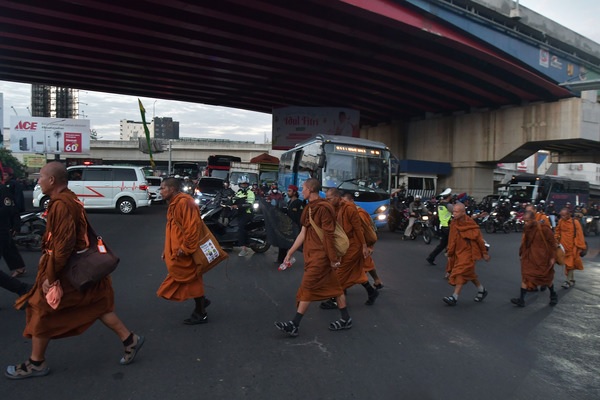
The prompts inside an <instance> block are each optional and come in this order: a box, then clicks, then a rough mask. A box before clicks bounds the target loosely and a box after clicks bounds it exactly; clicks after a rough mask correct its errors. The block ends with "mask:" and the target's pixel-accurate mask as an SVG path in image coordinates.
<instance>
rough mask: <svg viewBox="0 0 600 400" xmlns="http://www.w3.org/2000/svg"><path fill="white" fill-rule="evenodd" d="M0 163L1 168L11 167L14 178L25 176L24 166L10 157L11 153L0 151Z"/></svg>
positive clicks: (4, 150)
mask: <svg viewBox="0 0 600 400" xmlns="http://www.w3.org/2000/svg"><path fill="white" fill-rule="evenodd" d="M0 162H1V163H2V167H11V168H12V170H13V172H14V175H15V177H16V178H20V177H23V176H25V166H24V165H23V164H21V162H20V161H19V160H17V159H16V158H15V157H14V156H13V155H12V151H10V150H8V149H0Z"/></svg>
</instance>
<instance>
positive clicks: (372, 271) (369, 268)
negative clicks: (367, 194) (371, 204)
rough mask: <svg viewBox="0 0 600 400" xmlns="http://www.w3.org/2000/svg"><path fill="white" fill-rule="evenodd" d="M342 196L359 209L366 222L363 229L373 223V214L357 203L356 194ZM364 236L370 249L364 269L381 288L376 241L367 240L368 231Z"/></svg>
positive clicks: (376, 287) (376, 285) (374, 285)
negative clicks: (374, 255) (376, 261)
mask: <svg viewBox="0 0 600 400" xmlns="http://www.w3.org/2000/svg"><path fill="white" fill-rule="evenodd" d="M342 198H343V199H344V201H346V202H348V204H351V205H353V206H355V207H356V209H357V210H358V215H359V216H360V218H361V219H362V220H363V222H364V224H363V230H364V229H365V227H364V225H365V224H367V225H373V220H372V219H371V216H370V215H369V213H368V212H367V211H366V210H365V209H364V208H361V207H359V206H357V205H356V203H355V202H354V196H353V195H352V193H344V196H342ZM364 237H365V243H366V244H367V249H368V250H369V256H368V257H367V258H365V264H364V270H365V272H367V273H368V274H369V275H371V277H372V278H373V287H375V289H377V290H379V289H382V288H383V283H382V282H381V278H380V277H379V274H377V269H376V268H375V261H374V260H373V250H374V246H375V242H372V243H370V242H369V241H368V240H367V234H366V233H365V235H364Z"/></svg>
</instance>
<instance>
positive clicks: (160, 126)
mask: <svg viewBox="0 0 600 400" xmlns="http://www.w3.org/2000/svg"><path fill="white" fill-rule="evenodd" d="M153 122H154V138H155V139H179V121H173V118H170V117H163V118H160V117H154V121H153Z"/></svg>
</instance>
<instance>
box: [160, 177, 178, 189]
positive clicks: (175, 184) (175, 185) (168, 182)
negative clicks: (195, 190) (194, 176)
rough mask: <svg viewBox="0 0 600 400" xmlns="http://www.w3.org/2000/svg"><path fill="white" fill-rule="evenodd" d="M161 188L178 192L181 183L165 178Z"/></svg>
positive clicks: (174, 179) (175, 179)
mask: <svg viewBox="0 0 600 400" xmlns="http://www.w3.org/2000/svg"><path fill="white" fill-rule="evenodd" d="M162 184H163V186H166V187H170V188H173V189H175V191H176V192H179V189H180V188H181V181H180V180H179V179H177V178H167V179H165V180H164V181H162Z"/></svg>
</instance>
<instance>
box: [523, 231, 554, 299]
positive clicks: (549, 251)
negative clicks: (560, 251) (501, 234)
mask: <svg viewBox="0 0 600 400" xmlns="http://www.w3.org/2000/svg"><path fill="white" fill-rule="evenodd" d="M555 254H556V240H554V233H553V232H552V228H550V224H548V223H545V222H541V223H540V222H533V223H529V224H526V225H525V227H524V228H523V238H522V240H521V247H520V249H519V256H520V258H521V281H522V282H523V283H524V284H525V286H526V287H527V289H534V288H536V287H538V286H552V285H553V282H554V263H552V264H550V261H551V260H552V259H553V258H554V256H555Z"/></svg>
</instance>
